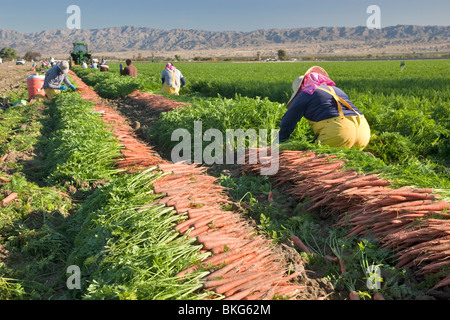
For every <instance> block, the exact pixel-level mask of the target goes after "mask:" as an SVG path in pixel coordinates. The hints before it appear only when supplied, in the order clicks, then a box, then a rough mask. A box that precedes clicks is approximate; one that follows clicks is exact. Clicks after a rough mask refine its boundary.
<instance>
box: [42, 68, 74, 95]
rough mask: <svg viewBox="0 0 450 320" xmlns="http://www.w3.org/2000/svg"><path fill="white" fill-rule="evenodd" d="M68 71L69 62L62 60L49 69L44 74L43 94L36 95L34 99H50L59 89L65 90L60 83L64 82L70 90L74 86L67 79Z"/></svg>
mask: <svg viewBox="0 0 450 320" xmlns="http://www.w3.org/2000/svg"><path fill="white" fill-rule="evenodd" d="M68 73H69V63H68V62H67V61H62V62H61V63H59V64H57V65H55V66H54V67H52V68H51V69H49V70H48V71H47V72H46V74H45V80H44V86H43V89H44V91H45V96H43V95H36V96H35V100H45V101H52V100H53V97H54V96H55V95H57V94H59V93H60V92H61V91H65V90H67V87H66V86H62V85H61V84H62V83H63V82H64V83H65V84H66V85H67V86H68V87H69V88H70V89H71V90H76V88H75V87H74V86H73V85H72V83H71V82H70V81H69V79H68V77H67V74H68Z"/></svg>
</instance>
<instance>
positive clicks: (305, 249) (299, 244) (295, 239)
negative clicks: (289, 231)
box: [291, 236, 313, 254]
mask: <svg viewBox="0 0 450 320" xmlns="http://www.w3.org/2000/svg"><path fill="white" fill-rule="evenodd" d="M291 240H292V242H294V244H295V245H296V246H297V247H298V248H299V249H300V250H302V251H303V252H305V253H311V254H313V252H312V251H311V250H310V249H309V248H308V247H307V246H306V245H305V244H304V243H303V242H302V240H300V238H299V237H297V236H292V237H291Z"/></svg>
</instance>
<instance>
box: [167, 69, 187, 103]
mask: <svg viewBox="0 0 450 320" xmlns="http://www.w3.org/2000/svg"><path fill="white" fill-rule="evenodd" d="M161 80H162V83H163V86H162V88H161V91H162V92H163V93H167V94H174V95H179V94H180V89H181V88H183V87H185V86H186V79H184V77H183V75H182V74H181V71H180V70H178V69H177V68H175V66H174V65H172V64H171V63H168V64H167V65H166V68H165V69H164V70H163V72H162V73H161Z"/></svg>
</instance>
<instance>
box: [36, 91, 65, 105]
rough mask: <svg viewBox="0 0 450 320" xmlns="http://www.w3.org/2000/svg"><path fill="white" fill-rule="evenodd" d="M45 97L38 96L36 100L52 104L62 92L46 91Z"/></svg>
mask: <svg viewBox="0 0 450 320" xmlns="http://www.w3.org/2000/svg"><path fill="white" fill-rule="evenodd" d="M44 91H45V95H42V94H37V95H35V96H34V100H36V101H47V102H50V101H52V100H53V97H54V96H56V95H57V94H59V93H60V92H61V90H59V89H44Z"/></svg>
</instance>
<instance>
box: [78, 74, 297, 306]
mask: <svg viewBox="0 0 450 320" xmlns="http://www.w3.org/2000/svg"><path fill="white" fill-rule="evenodd" d="M72 77H73V78H74V81H75V82H76V83H77V85H78V87H79V90H80V91H81V95H82V97H83V98H85V99H87V100H90V101H93V102H95V103H96V107H95V110H96V111H97V112H103V120H104V121H105V122H107V123H109V124H111V125H112V126H111V128H112V130H113V132H114V134H115V135H116V137H117V138H118V140H119V141H120V143H121V144H122V146H123V148H124V150H123V151H122V155H123V159H118V161H117V165H118V166H119V168H122V169H124V170H125V171H126V172H135V171H140V170H144V169H146V168H149V167H154V166H158V168H159V170H161V171H162V172H163V173H164V176H163V177H162V178H160V179H159V180H158V181H156V182H155V183H154V191H155V192H156V193H157V194H164V195H165V197H164V198H162V199H161V200H159V201H158V202H157V204H164V205H166V206H167V207H173V208H175V210H176V212H177V213H179V214H180V215H181V214H183V215H185V214H186V213H187V219H186V220H185V221H183V222H181V223H180V224H179V225H177V226H176V227H175V229H176V230H177V231H178V232H179V233H180V234H182V235H188V236H190V237H195V238H196V240H197V242H198V243H200V244H201V245H203V252H205V253H207V252H210V253H211V254H210V255H209V257H208V258H206V259H205V260H203V261H202V262H201V263H200V264H198V265H194V266H191V267H189V268H188V269H186V270H184V271H183V272H180V273H179V274H178V275H177V276H178V277H179V278H180V279H182V278H183V277H184V276H186V275H187V274H188V273H191V272H192V271H195V270H199V269H205V270H208V271H209V274H208V275H207V276H206V277H205V278H204V279H203V281H204V289H205V290H207V291H210V292H213V293H215V294H216V295H217V296H218V297H225V299H230V300H255V299H273V298H274V297H280V296H282V297H284V298H289V299H294V298H296V297H298V296H299V295H300V294H301V293H302V292H303V291H304V289H305V287H304V286H299V285H296V284H294V283H293V282H292V280H293V279H295V278H296V277H297V276H299V275H298V274H297V273H290V272H289V269H288V267H287V266H286V265H285V264H284V263H283V261H282V259H281V257H279V256H278V255H277V254H275V253H274V250H272V243H271V241H270V240H268V239H265V238H263V237H261V236H258V235H257V232H256V230H255V229H254V228H253V227H252V226H250V224H249V223H248V222H247V221H246V220H245V219H243V218H242V217H241V216H240V215H239V214H237V213H235V212H232V211H227V210H226V209H224V207H223V204H226V203H228V200H227V197H226V195H225V194H224V188H223V187H220V186H218V185H217V184H216V181H217V179H216V178H214V177H211V176H208V175H206V174H205V168H202V167H198V166H196V165H188V164H183V163H179V164H171V163H168V162H166V161H164V160H162V159H161V158H160V157H159V156H158V155H157V154H156V152H154V151H153V150H152V149H151V148H150V147H148V146H147V145H146V144H144V143H142V142H140V141H139V140H138V139H137V138H136V137H135V135H134V133H133V130H132V129H131V128H130V127H128V126H127V125H126V119H124V118H122V117H120V116H119V115H118V114H116V112H115V111H114V110H113V109H112V108H109V107H108V106H107V105H105V104H103V103H102V102H101V100H100V98H99V97H98V96H97V95H96V93H95V92H94V91H93V90H92V89H90V88H89V87H88V86H86V85H85V84H84V83H83V82H82V81H81V80H80V79H79V78H78V77H76V76H75V75H74V74H72ZM136 94H139V93H136ZM154 204H155V203H152V204H149V205H154Z"/></svg>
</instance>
